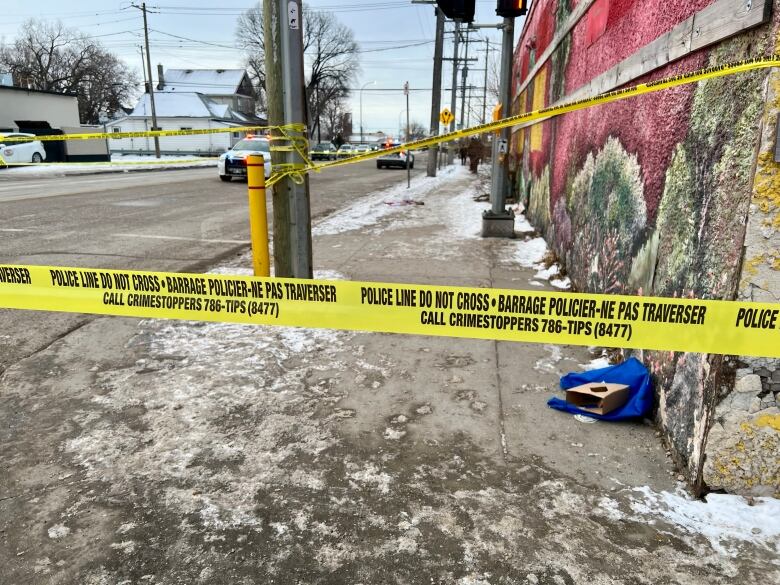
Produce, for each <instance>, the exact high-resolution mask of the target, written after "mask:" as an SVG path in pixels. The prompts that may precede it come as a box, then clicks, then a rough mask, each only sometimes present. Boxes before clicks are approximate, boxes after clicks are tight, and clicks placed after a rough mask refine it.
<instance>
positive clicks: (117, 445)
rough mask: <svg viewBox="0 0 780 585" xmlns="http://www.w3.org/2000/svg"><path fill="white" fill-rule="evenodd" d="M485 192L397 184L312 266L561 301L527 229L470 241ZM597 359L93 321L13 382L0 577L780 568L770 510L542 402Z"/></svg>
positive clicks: (710, 578) (298, 579)
mask: <svg viewBox="0 0 780 585" xmlns="http://www.w3.org/2000/svg"><path fill="white" fill-rule="evenodd" d="M483 189H485V182H484V178H483V179H475V178H474V177H473V176H471V175H469V174H468V173H466V172H464V171H463V170H462V169H461V168H456V169H454V170H448V171H447V172H445V173H443V174H442V176H440V177H439V178H437V179H435V180H431V179H426V178H420V179H418V180H416V181H415V183H413V190H412V192H411V193H412V196H413V198H414V199H415V200H418V201H421V202H423V203H424V205H406V204H404V199H406V198H407V196H408V195H407V192H406V190H405V189H404V188H403V186H399V187H394V188H391V189H388V190H387V191H385V192H381V193H376V194H372V195H368V196H366V197H364V198H362V199H360V200H357V201H356V202H355V203H354V204H353V205H352V206H350V207H349V208H347V209H344V210H340V211H338V212H336V213H334V214H332V215H330V216H328V217H326V218H325V219H324V220H322V221H320V222H319V223H318V224H317V225H316V227H315V266H316V267H317V268H318V269H319V270H318V273H317V275H316V276H317V277H318V278H330V279H337V278H348V279H354V280H373V281H384V282H405V283H437V284H442V283H444V284H457V285H468V286H484V287H493V286H495V287H505V288H519V289H523V288H531V287H548V288H551V287H552V285H551V284H550V282H549V280H548V279H549V278H550V277H551V275H552V277H553V278H554V276H555V269H554V268H553V269H551V270H541V269H540V268H539V267H538V265H539V263H540V262H541V260H542V258H543V257H544V255H545V252H546V247H545V245H544V242H543V240H541V239H540V238H536V237H534V235H533V234H532V233H531V231H532V228H530V226H528V225H527V224H526V223H525V222H524V221H523V220H520V221H519V222H518V229H519V230H520V231H521V232H527V235H526V237H520V238H518V239H516V240H512V241H506V240H483V239H481V238H479V237H478V231H479V226H480V214H481V211H482V209H484V208H485V207H486V206H487V204H483V203H475V202H474V201H473V200H472V197H473V196H474V194H475V193H477V192H479V191H480V190H483ZM249 266H250V262H249V258H248V257H247V256H246V255H244V256H242V257H238V258H236V259H235V261H232V262H229V263H227V264H225V265H223V266H220V267H217V268H216V269H215V270H216V271H218V272H224V273H244V274H246V273H248V272H249V271H248V267H249ZM554 284H557V285H558V286H559V287H561V286H565V280H563V279H559V280H557V281H555V280H554ZM107 340H109V341H107ZM594 357H597V356H595V355H594V354H593V353H591V352H590V351H588V350H587V349H585V348H572V347H559V346H544V345H531V344H517V343H496V342H491V341H480V340H459V339H444V338H428V337H416V336H400V335H385V334H373V333H360V332H357V333H353V332H342V331H327V330H303V329H285V328H270V327H247V326H237V325H223V324H204V323H184V322H166V321H142V322H139V321H137V320H134V319H116V318H100V319H96V320H94V321H92V322H91V323H89V324H88V325H87V326H85V327H82V328H81V329H78V330H77V331H75V332H73V333H71V334H70V335H67V336H66V337H64V338H62V339H61V340H59V341H57V342H55V344H53V345H52V346H51V347H50V348H48V349H47V350H46V351H43V352H39V353H38V354H36V355H34V356H32V357H30V358H28V359H26V360H24V361H22V362H19V363H18V364H17V365H15V366H13V367H11V368H9V369H8V370H7V371H6V372H5V373H4V374H3V376H2V377H0V396H1V397H2V401H3V404H4V407H3V409H2V411H0V415H1V416H2V419H0V423H2V424H0V445H2V449H0V462H2V471H3V473H2V477H0V490H1V491H0V582H2V583H6V582H7V583H14V584H17V583H36V584H37V583H52V584H53V583H58V584H59V583H86V584H101V585H102V584H111V585H114V584H116V585H118V584H120V583H123V584H130V583H133V584H136V583H138V584H147V583H158V584H171V585H172V584H179V583H208V584H223V583H224V584H228V583H229V584H237V583H247V584H249V583H263V584H265V583H283V584H287V583H301V584H304V583H305V584H309V583H334V584H336V583H338V584H342V583H343V584H355V585H357V584H363V585H373V584H380V583H381V584H384V583H388V584H389V583H393V584H395V583H398V584H417V583H442V584H449V583H459V584H463V585H466V584H492V585H497V584H514V583H518V584H524V583H527V584H575V583H576V584H580V583H585V582H589V583H593V584H613V583H614V584H617V583H621V584H622V583H637V584H639V583H647V584H653V585H657V584H662V583H669V584H671V583H681V584H682V583H685V584H698V583H702V584H704V583H706V584H716V583H724V584H725V583H733V582H739V583H766V582H771V581H772V580H773V579H778V578H780V570H779V569H778V546H780V545H779V544H778V532H779V531H780V527H778V523H777V518H778V517H779V516H778V515H779V514H780V506H778V504H777V502H776V501H771V500H761V499H757V500H755V501H753V502H750V503H749V502H746V501H745V500H743V499H742V498H738V497H730V496H719V495H711V496H710V498H709V501H708V503H704V502H696V501H690V500H688V499H687V498H686V497H685V496H684V495H683V493H682V492H681V491H680V486H678V485H676V472H675V471H674V470H673V469H672V467H671V465H670V463H669V461H668V459H667V457H666V454H665V451H664V449H663V447H662V445H661V443H660V440H659V439H658V438H656V436H655V433H654V429H653V428H652V427H651V426H649V425H646V424H642V423H632V424H614V423H613V424H608V423H601V422H597V423H593V424H589V423H584V422H580V421H578V420H577V419H575V418H574V417H571V416H569V415H566V414H563V413H560V412H556V411H553V410H550V409H548V408H547V406H546V400H547V399H548V398H549V397H550V396H552V395H554V394H556V393H557V392H558V391H557V387H558V378H559V376H560V375H561V374H563V373H566V372H568V371H572V370H580V369H583V368H584V367H588V365H589V364H590V362H591V361H592V360H593V359H594ZM749 504H753V505H749Z"/></svg>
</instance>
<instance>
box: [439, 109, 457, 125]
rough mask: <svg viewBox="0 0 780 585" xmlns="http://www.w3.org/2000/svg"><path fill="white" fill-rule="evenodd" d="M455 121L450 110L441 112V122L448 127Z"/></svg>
mask: <svg viewBox="0 0 780 585" xmlns="http://www.w3.org/2000/svg"><path fill="white" fill-rule="evenodd" d="M454 119H455V116H453V115H452V112H450V110H449V108H444V109H443V110H442V111H441V114H439V121H440V122H441V123H442V124H444V125H445V126H447V125H448V124H450V123H451V122H452V121H453V120H454Z"/></svg>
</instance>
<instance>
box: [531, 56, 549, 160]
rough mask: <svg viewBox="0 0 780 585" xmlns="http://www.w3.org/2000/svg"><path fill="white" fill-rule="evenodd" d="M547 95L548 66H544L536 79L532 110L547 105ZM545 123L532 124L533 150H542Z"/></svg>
mask: <svg viewBox="0 0 780 585" xmlns="http://www.w3.org/2000/svg"><path fill="white" fill-rule="evenodd" d="M546 95H547V68H546V67H542V69H541V70H540V71H539V73H538V74H537V75H536V78H535V79H534V95H533V102H532V104H531V111H534V112H535V111H536V110H541V109H543V108H544V106H545V99H546V98H545V96H546ZM543 129H544V124H543V123H542V124H534V125H533V126H531V151H532V152H533V151H535V150H542V139H543V138H544V134H543Z"/></svg>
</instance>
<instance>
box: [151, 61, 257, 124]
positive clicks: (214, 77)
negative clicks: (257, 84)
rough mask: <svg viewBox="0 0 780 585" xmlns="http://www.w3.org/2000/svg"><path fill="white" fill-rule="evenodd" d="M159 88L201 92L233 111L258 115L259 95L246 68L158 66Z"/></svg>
mask: <svg viewBox="0 0 780 585" xmlns="http://www.w3.org/2000/svg"><path fill="white" fill-rule="evenodd" d="M157 76H158V82H157V91H160V92H166V93H193V92H194V93H200V94H203V95H205V96H206V97H208V98H209V99H211V100H212V101H213V102H216V103H218V104H222V105H227V106H230V109H231V110H232V111H233V112H237V113H241V114H246V115H248V116H254V115H255V112H256V105H257V96H256V95H255V90H254V88H253V87H252V82H251V80H250V79H249V75H248V74H247V72H246V70H244V69H168V70H167V71H163V66H162V65H158V66H157Z"/></svg>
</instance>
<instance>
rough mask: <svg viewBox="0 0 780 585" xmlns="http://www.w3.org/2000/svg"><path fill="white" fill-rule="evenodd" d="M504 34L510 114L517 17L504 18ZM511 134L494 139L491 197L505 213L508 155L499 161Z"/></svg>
mask: <svg viewBox="0 0 780 585" xmlns="http://www.w3.org/2000/svg"><path fill="white" fill-rule="evenodd" d="M503 32H504V34H503V39H502V43H501V96H500V97H501V115H502V116H504V117H506V116H509V109H510V100H511V96H510V92H511V85H512V83H511V82H512V56H513V51H512V44H513V42H514V33H515V19H514V18H504V31H503ZM510 136H511V130H510V128H504V129H503V130H501V138H500V140H494V141H493V185H492V187H493V188H492V189H491V199H492V203H493V213H495V214H501V213H505V205H506V189H507V183H508V180H507V164H506V162H507V161H506V156H505V157H504V160H503V161H499V158H500V156H499V146H500V144H501V143H503V144H505V145H507V149H508V145H509V138H510Z"/></svg>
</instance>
